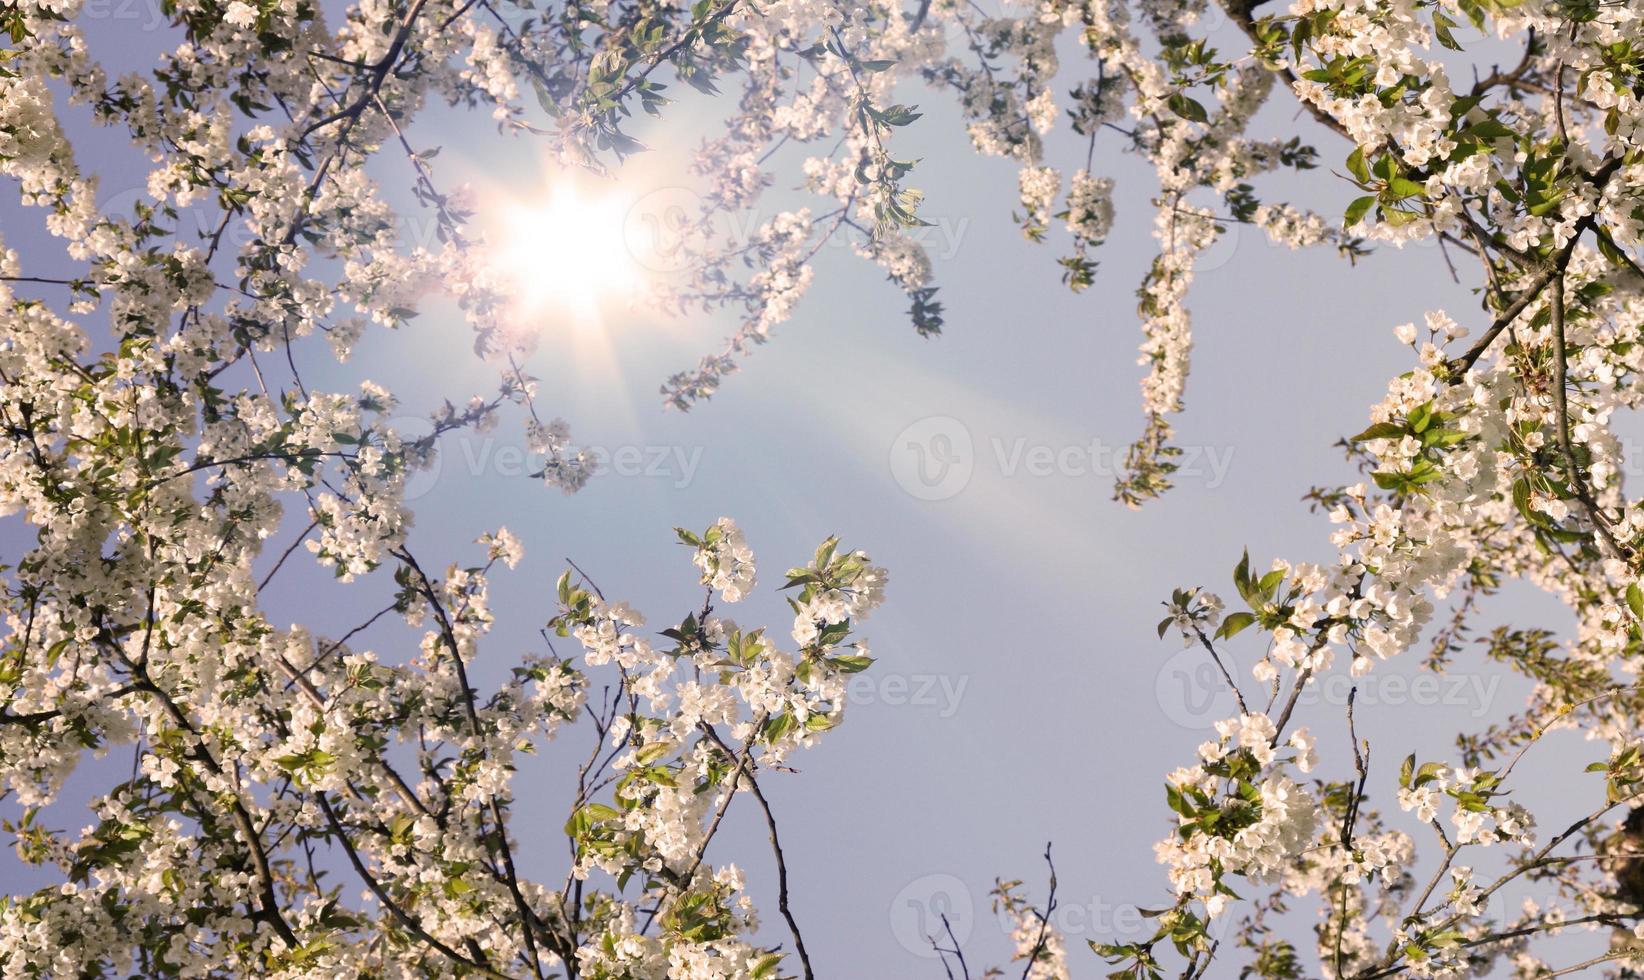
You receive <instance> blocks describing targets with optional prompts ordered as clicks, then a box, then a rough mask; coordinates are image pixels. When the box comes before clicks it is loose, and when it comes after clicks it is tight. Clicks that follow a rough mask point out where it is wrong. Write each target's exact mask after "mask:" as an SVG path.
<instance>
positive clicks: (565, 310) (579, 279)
mask: <svg viewBox="0 0 1644 980" xmlns="http://www.w3.org/2000/svg"><path fill="white" fill-rule="evenodd" d="M626 211H627V206H626V202H625V201H624V200H623V199H622V198H621V197H620V196H618V195H617V194H615V193H608V194H603V195H600V196H589V195H585V194H583V193H582V192H581V191H580V190H579V189H578V188H577V186H576V185H575V184H572V183H569V182H566V183H561V184H559V185H557V186H555V187H554V188H553V189H552V190H551V191H550V192H549V194H548V196H547V199H546V201H543V202H539V203H535V204H533V203H531V202H526V201H518V200H516V201H511V202H509V205H508V206H507V208H506V210H505V212H504V213H503V214H502V215H500V221H499V222H498V225H499V227H498V230H497V234H496V249H497V260H496V261H497V264H498V268H499V271H501V272H502V273H503V274H504V275H505V276H506V277H507V279H508V280H509V281H510V286H511V288H512V290H513V294H514V304H515V307H516V308H517V310H518V311H519V312H520V313H522V314H525V315H528V316H533V317H545V318H552V319H558V318H560V317H565V318H568V319H570V320H572V321H573V322H575V323H577V324H579V325H587V324H590V323H593V324H597V323H598V322H599V320H600V312H601V308H602V306H604V305H607V304H610V303H613V302H615V301H617V300H619V299H620V300H625V299H628V298H631V297H632V296H633V294H634V292H635V290H637V289H638V288H639V287H640V285H641V277H640V274H639V268H638V265H637V263H636V262H635V261H634V256H633V254H632V252H631V250H630V249H629V248H628V244H627V241H626V239H625V237H624V233H623V220H624V217H625V213H626Z"/></svg>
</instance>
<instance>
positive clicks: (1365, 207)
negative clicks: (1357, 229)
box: [1341, 194, 1376, 228]
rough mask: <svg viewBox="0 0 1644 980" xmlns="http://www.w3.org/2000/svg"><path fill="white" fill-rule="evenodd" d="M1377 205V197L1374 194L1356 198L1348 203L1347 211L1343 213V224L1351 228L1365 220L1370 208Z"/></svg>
mask: <svg viewBox="0 0 1644 980" xmlns="http://www.w3.org/2000/svg"><path fill="white" fill-rule="evenodd" d="M1375 205H1376V198H1375V196H1374V195H1371V194H1366V195H1364V196H1363V197H1356V198H1354V199H1353V202H1352V203H1351V204H1349V205H1347V213H1346V214H1343V215H1342V219H1341V223H1342V226H1343V227H1345V228H1351V227H1353V226H1354V225H1356V224H1358V223H1359V222H1360V221H1363V220H1364V216H1365V215H1366V214H1369V213H1370V209H1371V208H1372V207H1375Z"/></svg>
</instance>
